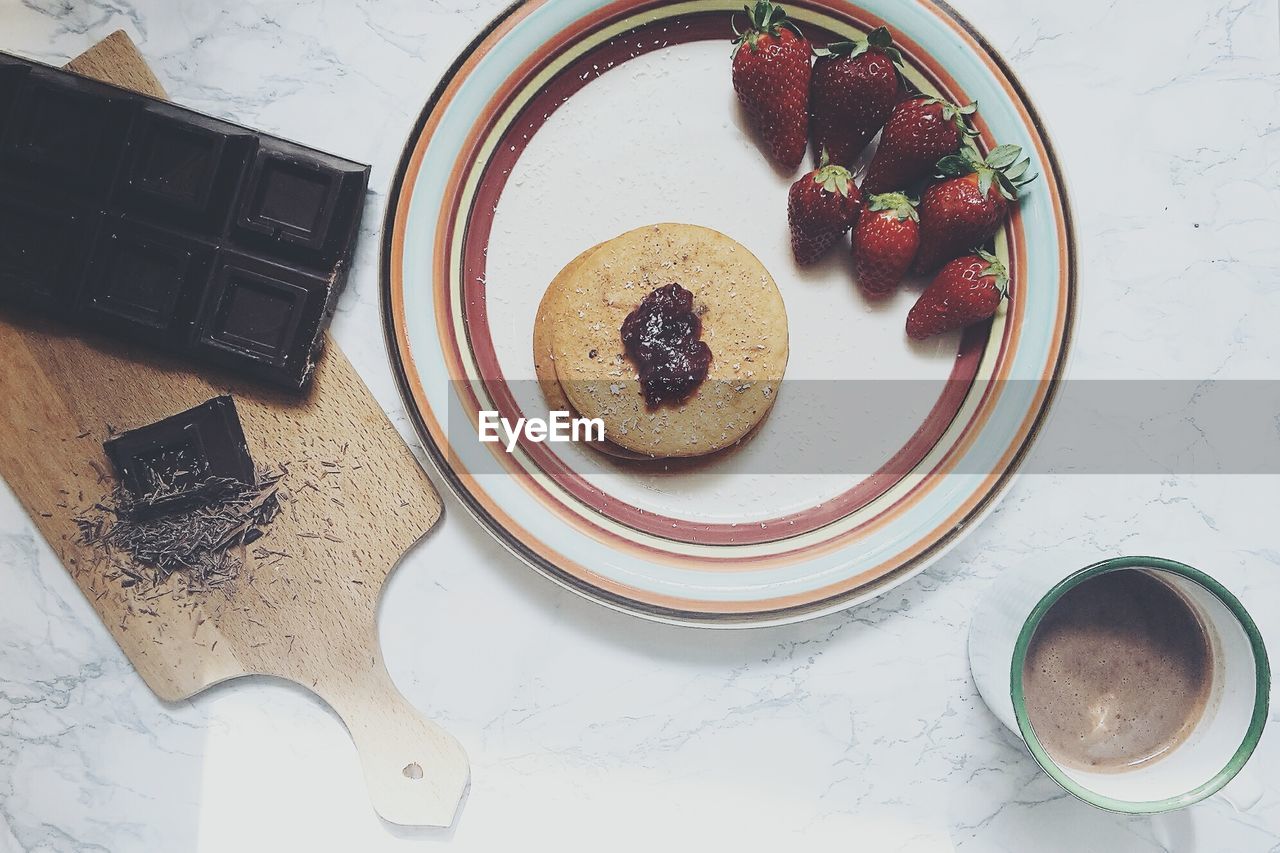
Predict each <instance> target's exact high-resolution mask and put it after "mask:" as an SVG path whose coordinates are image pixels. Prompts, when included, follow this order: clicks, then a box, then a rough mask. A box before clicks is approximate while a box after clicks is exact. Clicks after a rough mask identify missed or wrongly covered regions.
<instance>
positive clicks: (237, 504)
mask: <svg viewBox="0 0 1280 853" xmlns="http://www.w3.org/2000/svg"><path fill="white" fill-rule="evenodd" d="M283 477H284V472H283V471H268V472H265V473H263V472H260V473H259V475H258V477H257V480H258V482H257V483H256V484H255V485H252V486H251V485H247V484H245V483H241V482H238V481H236V480H227V479H223V480H217V481H212V480H211V481H209V482H208V483H206V484H204V486H205V487H207V488H208V489H209V498H208V500H207V501H205V502H204V503H202V504H200V505H198V506H195V507H192V508H190V509H187V510H183V511H180V512H174V513H170V514H167V515H160V516H155V517H153V518H145V519H139V518H136V517H135V512H134V506H135V503H140V502H152V501H154V500H155V498H156V495H154V494H148V495H145V496H143V497H142V498H141V499H139V500H138V501H135V500H134V499H132V498H131V496H130V495H129V493H128V491H127V490H126V489H124V488H123V487H121V486H117V487H116V489H115V490H114V491H113V492H112V493H111V494H110V495H109V496H108V497H107V498H104V499H103V500H101V501H98V502H97V503H95V504H94V505H93V506H92V507H90V508H89V509H88V510H87V511H85V512H82V513H81V514H80V515H79V516H77V517H76V518H75V523H76V526H77V527H78V529H79V541H80V542H81V543H82V544H84V545H88V546H92V547H96V548H99V549H102V550H105V551H106V552H107V554H108V556H109V557H111V558H112V560H111V562H112V564H113V565H114V566H115V568H116V569H118V570H119V574H118V575H117V577H118V579H119V580H120V583H121V585H122V586H125V587H133V586H135V585H136V584H138V583H140V582H142V581H149V582H150V586H151V587H156V586H159V585H161V584H164V583H165V582H166V581H168V580H169V578H170V577H171V576H172V575H174V574H175V573H177V572H181V573H183V574H184V575H185V577H186V582H187V583H186V585H187V588H188V589H189V590H192V591H207V590H211V589H216V588H218V587H220V586H223V585H225V584H227V583H229V582H230V581H232V580H234V579H235V578H236V576H237V574H238V573H239V572H240V569H241V568H242V567H243V566H244V550H245V549H244V546H246V545H248V544H250V543H252V542H255V541H257V540H258V539H260V538H261V537H262V536H263V533H264V531H263V528H265V527H266V526H267V525H269V524H271V522H272V521H274V520H275V518H276V516H277V515H278V514H279V512H280V503H279V488H280V480H281V479H282V478H283ZM160 488H164V485H163V484H161V486H160ZM144 571H145V572H147V573H148V574H145V575H144V574H143V572H144Z"/></svg>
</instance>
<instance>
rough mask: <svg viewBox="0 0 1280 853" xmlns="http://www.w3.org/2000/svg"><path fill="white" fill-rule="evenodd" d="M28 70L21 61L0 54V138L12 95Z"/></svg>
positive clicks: (6, 119) (13, 95)
mask: <svg viewBox="0 0 1280 853" xmlns="http://www.w3.org/2000/svg"><path fill="white" fill-rule="evenodd" d="M29 70H30V69H28V68H27V66H26V65H24V64H23V63H21V62H13V61H11V60H9V59H7V58H6V57H5V56H4V55H3V54H0V140H3V139H4V129H5V127H6V126H7V125H8V123H9V112H10V110H11V109H12V108H13V100H14V97H15V96H16V95H17V94H18V88H19V86H20V84H21V83H22V79H23V78H24V77H26V76H27V73H28V71H29Z"/></svg>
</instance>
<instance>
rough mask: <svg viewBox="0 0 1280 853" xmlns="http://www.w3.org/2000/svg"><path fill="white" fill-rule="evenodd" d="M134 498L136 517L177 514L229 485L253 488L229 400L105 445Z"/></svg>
mask: <svg viewBox="0 0 1280 853" xmlns="http://www.w3.org/2000/svg"><path fill="white" fill-rule="evenodd" d="M102 448H103V450H105V451H106V453H107V458H108V459H110V460H111V464H112V465H113V466H115V469H116V473H117V474H118V475H119V476H120V482H121V484H122V485H123V486H124V488H125V490H126V492H127V493H128V494H129V496H130V498H131V499H132V505H133V508H134V515H136V516H139V517H147V516H153V515H158V514H161V513H165V512H175V511H178V510H180V509H184V508H189V507H192V506H195V505H196V504H198V503H200V502H201V501H202V500H204V499H206V498H208V497H209V496H211V495H213V494H216V493H217V492H218V491H220V490H221V489H223V488H225V487H226V485H227V484H228V482H238V483H245V484H247V485H253V484H254V482H255V480H256V478H255V475H254V468H253V459H252V457H250V455H249V447H248V444H247V443H246V442H245V439H244V429H243V428H242V427H241V425H240V416H239V414H238V413H237V412H236V407H235V402H234V401H233V400H232V399H231V398H230V397H225V396H224V397H214V398H213V399H212V400H209V401H207V402H204V403H201V404H200V405H199V406H196V407H195V408H192V409H188V410H187V411H185V412H181V413H179V414H176V415H173V416H171V417H168V418H165V419H164V420H161V421H156V422H155V423H153V424H150V425H149V426H143V427H138V428H137V429H133V430H130V431H129V432H126V433H122V434H120V435H118V436H116V437H115V438H111V439H108V440H107V441H105V442H103V445H102Z"/></svg>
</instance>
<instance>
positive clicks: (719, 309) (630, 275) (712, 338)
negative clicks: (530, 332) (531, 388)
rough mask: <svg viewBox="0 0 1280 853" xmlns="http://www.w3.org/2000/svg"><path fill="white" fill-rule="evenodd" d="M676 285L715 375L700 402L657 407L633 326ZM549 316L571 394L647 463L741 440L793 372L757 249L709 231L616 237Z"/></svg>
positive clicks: (581, 270)
mask: <svg viewBox="0 0 1280 853" xmlns="http://www.w3.org/2000/svg"><path fill="white" fill-rule="evenodd" d="M580 257H581V256H580ZM673 282H674V283H677V284H679V285H680V286H681V287H683V288H685V289H686V290H688V291H690V292H692V293H693V301H694V310H695V311H696V312H697V313H698V314H699V316H700V317H701V320H702V340H703V341H706V343H707V345H708V346H709V347H710V348H711V359H712V360H711V367H710V369H709V371H708V374H707V378H706V380H705V381H704V382H703V383H702V384H701V385H700V386H699V387H698V389H697V390H696V391H694V393H693V394H692V395H691V396H690V397H689V398H687V399H686V400H684V401H683V402H681V403H678V404H663V405H660V406H658V407H656V408H652V409H651V408H649V407H648V406H647V405H646V404H645V400H644V395H643V393H642V390H641V386H640V381H639V378H638V375H637V371H636V365H635V364H634V363H632V362H631V360H630V359H628V358H627V356H626V354H625V350H624V348H623V344H622V334H621V329H622V323H623V321H624V320H625V319H626V317H627V315H628V314H629V313H631V311H633V310H634V309H635V308H636V307H637V306H638V305H639V304H640V300H641V299H643V298H644V297H645V296H646V295H648V294H649V293H650V292H651V291H653V290H656V289H658V288H660V287H663V286H665V285H668V284H671V283H673ZM547 309H548V310H547V320H548V321H549V324H550V333H551V355H552V358H553V359H554V370H555V374H556V378H557V380H558V383H559V385H560V389H561V391H562V392H563V393H564V395H565V396H566V397H567V398H568V400H569V402H570V403H571V404H572V406H573V408H574V409H576V410H577V411H578V412H579V413H580V414H582V415H583V416H585V417H588V418H597V417H598V418H601V419H602V420H603V421H604V425H605V437H606V438H607V439H609V440H610V441H612V442H614V443H616V444H618V445H620V446H621V447H624V448H626V449H628V450H633V451H636V452H638V453H642V454H645V455H647V456H652V457H669V456H701V455H703V454H706V453H713V452H715V451H717V450H721V449H723V448H725V447H728V446H730V445H732V444H734V443H735V442H737V441H739V440H741V439H742V437H743V436H745V435H746V434H747V433H749V432H750V431H751V430H752V428H753V427H755V425H756V424H757V423H759V422H760V420H761V419H762V418H763V417H764V416H765V414H766V413H767V412H768V411H769V409H770V407H772V405H773V401H774V399H775V398H776V396H777V392H778V387H779V385H780V384H781V381H782V374H783V372H784V371H785V369H786V366H787V313H786V308H785V307H784V306H783V303H782V295H781V294H780V293H779V292H778V286H777V285H776V284H775V283H774V281H773V278H772V277H771V276H770V275H769V272H768V271H767V270H766V269H765V268H764V266H763V265H762V264H761V263H760V261H759V260H757V259H756V257H755V256H754V255H753V254H751V252H750V251H748V250H747V249H746V248H745V247H744V246H742V245H740V244H739V243H737V242H735V241H734V240H732V239H731V238H729V237H727V236H725V235H724V234H721V233H720V232H718V231H713V230H711V229H710V228H703V227H701V226H697V225H681V224H675V223H664V224H660V225H650V226H646V227H644V228H638V229H636V230H634V231H629V232H627V233H626V234H623V235H621V236H620V237H615V238H614V239H612V240H609V241H607V242H605V243H603V244H601V245H600V246H598V247H595V248H594V249H592V250H590V251H589V252H588V253H587V254H586V256H585V257H581V261H580V263H579V264H578V266H577V268H576V270H575V271H574V272H572V273H571V274H570V275H569V276H568V277H567V279H566V280H565V281H562V282H561V284H560V286H559V287H558V288H557V295H556V296H555V298H554V299H553V300H552V301H551V303H549V304H548V305H547Z"/></svg>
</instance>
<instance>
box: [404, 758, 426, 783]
mask: <svg viewBox="0 0 1280 853" xmlns="http://www.w3.org/2000/svg"><path fill="white" fill-rule="evenodd" d="M400 772H401V773H403V774H404V778H406V779H412V780H413V781H415V782H416V781H418V780H419V779H421V778H422V765H421V764H419V763H418V762H416V761H411V762H409V763H408V764H406V765H405V766H404V770H401V771H400Z"/></svg>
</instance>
